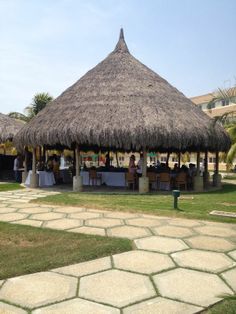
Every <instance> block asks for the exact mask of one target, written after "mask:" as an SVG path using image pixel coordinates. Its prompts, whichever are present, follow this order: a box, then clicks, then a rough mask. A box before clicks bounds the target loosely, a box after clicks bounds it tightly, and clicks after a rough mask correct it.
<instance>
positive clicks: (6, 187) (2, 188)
mask: <svg viewBox="0 0 236 314" xmlns="http://www.w3.org/2000/svg"><path fill="white" fill-rule="evenodd" d="M19 189H23V187H22V186H21V185H20V184H19V183H2V184H0V192H6V191H13V190H19Z"/></svg>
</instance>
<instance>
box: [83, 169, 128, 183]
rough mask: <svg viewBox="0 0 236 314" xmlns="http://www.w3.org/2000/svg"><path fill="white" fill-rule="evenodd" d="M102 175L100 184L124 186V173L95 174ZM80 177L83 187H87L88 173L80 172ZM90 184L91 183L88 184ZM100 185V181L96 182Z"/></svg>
mask: <svg viewBox="0 0 236 314" xmlns="http://www.w3.org/2000/svg"><path fill="white" fill-rule="evenodd" d="M97 173H98V174H101V175H102V183H105V184H106V185H109V186H125V173H124V172H97ZM80 175H81V176H82V177H83V185H89V172H88V171H81V172H80ZM90 183H91V182H90ZM97 183H98V184H100V181H99V180H98V182H97Z"/></svg>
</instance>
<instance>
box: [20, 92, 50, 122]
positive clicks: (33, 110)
mask: <svg viewBox="0 0 236 314" xmlns="http://www.w3.org/2000/svg"><path fill="white" fill-rule="evenodd" d="M52 100H53V97H52V96H50V95H49V94H48V93H38V94H36V95H35V96H34V98H33V102H32V103H31V105H30V106H28V107H26V108H25V112H26V113H27V116H28V117H30V118H31V119H32V118H33V117H34V116H36V115H37V114H38V113H39V111H41V110H42V109H44V108H45V107H46V105H47V104H48V103H49V102H50V101H52Z"/></svg>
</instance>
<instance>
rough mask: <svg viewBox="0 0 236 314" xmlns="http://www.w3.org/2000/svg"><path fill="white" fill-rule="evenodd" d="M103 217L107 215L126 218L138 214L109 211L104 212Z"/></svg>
mask: <svg viewBox="0 0 236 314" xmlns="http://www.w3.org/2000/svg"><path fill="white" fill-rule="evenodd" d="M105 217H109V218H119V219H128V218H135V217H138V214H132V213H121V212H110V213H108V214H105Z"/></svg>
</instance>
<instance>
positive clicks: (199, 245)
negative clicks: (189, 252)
mask: <svg viewBox="0 0 236 314" xmlns="http://www.w3.org/2000/svg"><path fill="white" fill-rule="evenodd" d="M185 241H186V242H187V243H188V244H189V245H190V246H191V247H193V248H196V249H202V250H212V251H217V252H226V251H229V250H232V249H233V248H234V247H236V245H235V244H233V243H232V242H230V241H229V240H227V239H222V238H217V237H210V236H203V235H202V236H201V235H199V236H196V237H192V238H189V239H186V240H185Z"/></svg>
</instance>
